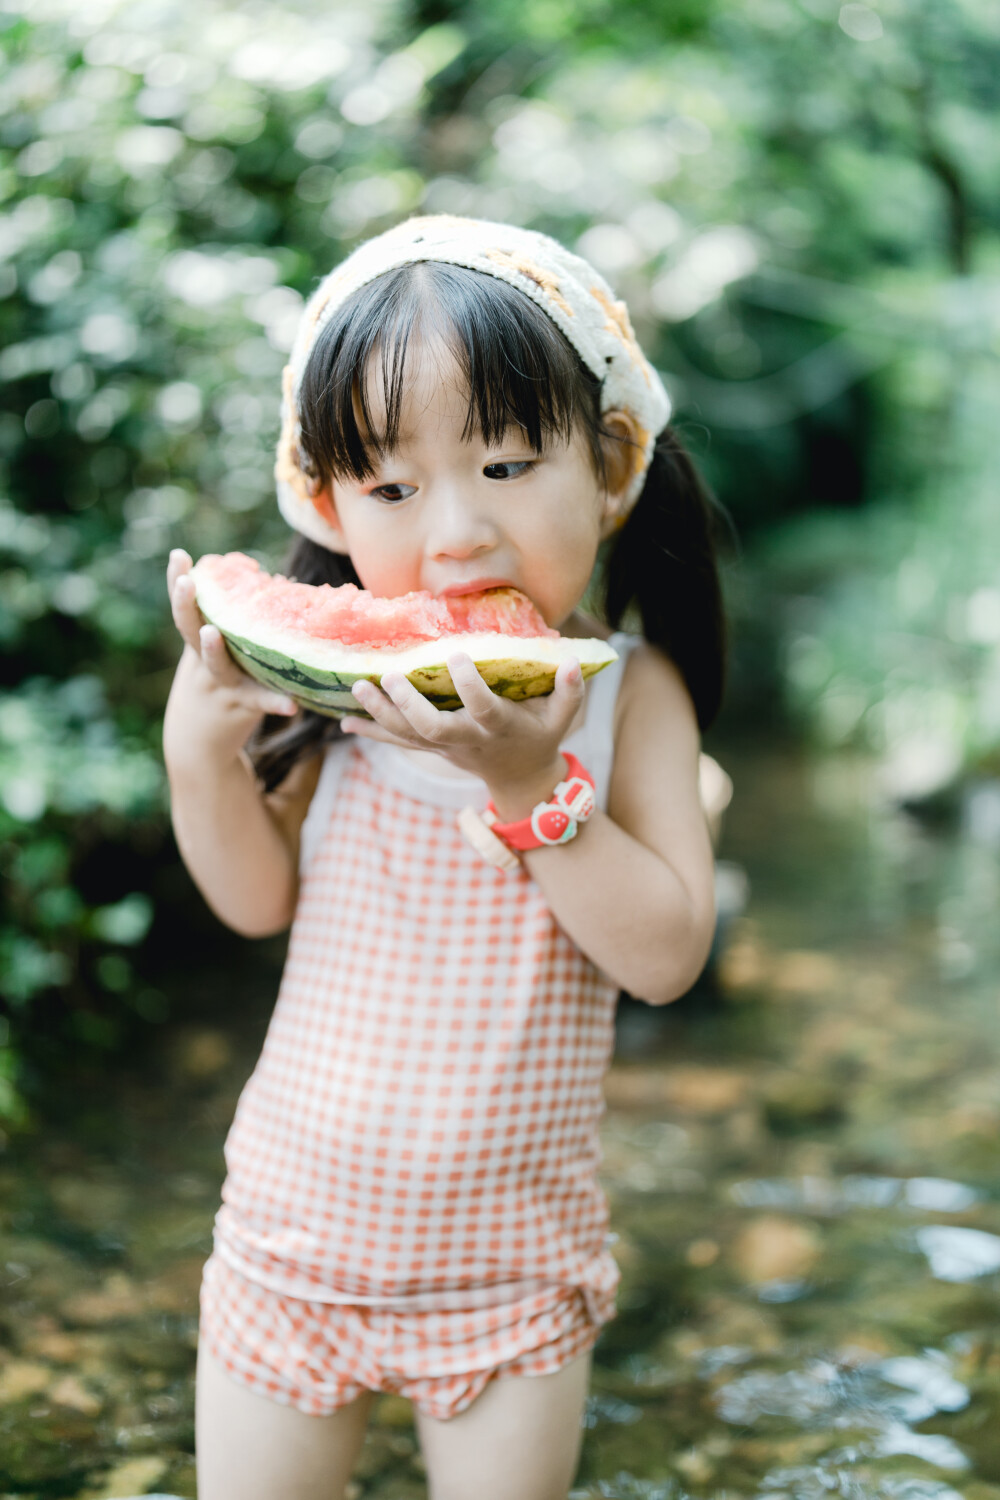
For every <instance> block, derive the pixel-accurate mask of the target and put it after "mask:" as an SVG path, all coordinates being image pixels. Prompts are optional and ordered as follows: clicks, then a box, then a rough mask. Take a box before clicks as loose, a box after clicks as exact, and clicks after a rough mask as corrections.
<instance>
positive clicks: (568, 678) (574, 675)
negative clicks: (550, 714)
mask: <svg viewBox="0 0 1000 1500" xmlns="http://www.w3.org/2000/svg"><path fill="white" fill-rule="evenodd" d="M584 691H585V684H584V680H583V668H582V667H581V666H580V662H579V659H578V658H577V657H575V656H568V657H567V658H566V660H565V661H561V662H560V663H559V666H558V668H557V669H556V676H555V683H554V690H553V693H552V699H553V707H554V710H555V713H556V716H557V718H563V719H564V720H565V725H566V727H567V728H568V727H569V725H570V724H571V723H572V721H573V718H574V716H575V714H576V711H577V709H578V708H579V707H580V703H581V701H582V699H583V695H584Z"/></svg>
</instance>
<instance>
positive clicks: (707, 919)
mask: <svg viewBox="0 0 1000 1500" xmlns="http://www.w3.org/2000/svg"><path fill="white" fill-rule="evenodd" d="M698 760H699V739H698V727H697V724H696V721H695V715H694V708H693V706H692V703H691V699H690V697H689V695H688V692H687V689H686V688H685V686H684V683H683V680H682V678H681V675H680V673H679V672H678V670H677V668H676V667H675V666H674V665H673V664H672V663H671V662H670V661H668V660H667V658H666V657H665V656H664V655H663V654H662V653H661V652H659V651H657V650H655V649H654V648H653V647H651V646H646V645H643V646H637V647H636V649H635V650H634V651H633V652H632V654H631V656H630V658H629V661H628V663H627V665H626V669H625V673H624V677H623V680H622V686H621V691H620V693H619V697H618V704H617V708H616V714H615V755H614V766H613V770H612V775H611V787H610V793H609V798H608V812H607V813H603V812H602V811H601V810H600V809H598V810H597V811H596V812H595V813H594V814H593V816H592V817H591V818H590V820H589V821H588V822H587V823H586V824H585V825H584V826H583V827H582V828H581V830H580V832H579V834H578V835H577V837H576V838H575V839H572V840H571V841H570V843H568V844H561V845H557V846H555V847H553V848H551V849H533V850H529V851H527V852H526V853H525V854H523V855H522V856H521V857H522V859H523V860H524V862H525V865H526V868H527V869H528V871H529V873H530V875H531V878H532V879H533V880H534V881H535V882H536V884H537V885H539V886H540V887H541V889H542V890H543V892H544V893H545V897H546V899H547V901H548V903H549V905H550V907H551V908H552V912H553V914H554V915H555V917H556V919H557V920H558V922H559V924H560V926H561V927H562V928H563V929H564V930H565V931H566V932H567V933H568V935H569V936H570V937H571V938H572V939H573V941H574V942H575V943H576V945H577V946H578V947H579V948H580V949H582V951H583V952H584V953H586V954H587V956H588V958H590V959H591V960H592V961H593V962H594V963H595V964H597V966H598V967H599V968H600V969H603V971H604V972H605V973H606V974H607V975H608V977H609V978H611V979H613V980H615V981H616V982H617V983H618V984H619V985H620V986H621V988H622V989H624V990H627V991H628V993H629V994H630V995H632V996H634V997H635V998H636V999H639V1000H645V1001H647V1002H649V1004H651V1005H662V1004H666V1003H667V1002H668V1001H670V1000H676V999H677V998H678V997H679V996H681V995H683V994H684V993H685V992H686V991H687V990H688V989H690V987H691V985H692V984H693V983H694V981H695V980H696V979H697V977H698V975H699V974H700V973H701V970H702V968H703V967H704V965H705V961H706V959H707V957H708V951H709V948H710V947H711V943H712V934H713V931H714V927H715V893H714V883H715V882H714V862H713V857H712V847H711V841H710V838H709V831H708V826H707V823H706V821H705V814H704V811H703V808H702V805H701V800H700V797H699V792H698ZM560 764H562V763H561V762H560ZM552 774H553V773H552V772H551V771H550V772H549V773H547V774H546V775H544V776H542V777H541V778H540V781H539V784H538V785H537V786H530V787H529V786H527V785H526V786H524V787H517V786H493V787H491V792H492V795H493V800H494V803H495V805H496V808H497V812H498V813H499V815H500V818H501V820H502V821H508V820H510V821H513V820H514V819H515V818H522V817H524V816H526V814H527V813H528V812H530V810H531V808H532V806H534V803H535V802H538V801H541V800H543V799H547V798H548V797H550V796H551V795H552V787H553V785H554V782H553V781H552V780H551V776H552ZM560 774H565V766H564V765H563V766H562V771H561V773H560Z"/></svg>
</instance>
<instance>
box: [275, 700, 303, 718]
mask: <svg viewBox="0 0 1000 1500" xmlns="http://www.w3.org/2000/svg"><path fill="white" fill-rule="evenodd" d="M298 706H299V705H298V704H297V703H296V702H295V699H294V698H279V699H278V713H279V714H294V713H295V712H297V710H298Z"/></svg>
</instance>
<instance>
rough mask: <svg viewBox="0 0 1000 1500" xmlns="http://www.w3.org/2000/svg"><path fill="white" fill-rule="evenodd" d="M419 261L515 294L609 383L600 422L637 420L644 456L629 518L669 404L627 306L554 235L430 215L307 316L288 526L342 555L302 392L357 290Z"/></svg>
mask: <svg viewBox="0 0 1000 1500" xmlns="http://www.w3.org/2000/svg"><path fill="white" fill-rule="evenodd" d="M420 260H433V261H448V262H451V263H452V264H453V265H458V266H469V267H470V268H471V269H473V270H476V271H485V272H486V273H487V274H488V275H490V276H498V277H499V278H500V279H501V280H502V281H507V282H509V283H510V284H511V286H516V287H517V288H518V289H519V290H520V291H522V292H523V293H524V294H525V296H527V297H530V298H531V300H532V301H533V302H537V304H538V306H539V307H540V308H542V310H543V311H544V312H546V313H547V314H548V316H549V317H550V318H551V319H552V321H553V323H555V325H556V327H557V328H558V329H559V330H560V331H561V332H562V333H563V334H565V336H566V338H567V339H568V340H569V342H570V343H571V344H572V345H573V347H574V349H576V351H577V352H578V354H579V355H580V357H581V359H582V360H583V362H584V364H585V365H586V366H587V367H588V369H590V370H591V371H592V372H593V374H594V375H596V376H597V378H598V380H600V381H601V411H602V413H603V412H607V411H614V410H625V411H627V412H629V413H630V415H631V416H632V417H633V418H634V419H635V422H636V425H637V426H638V429H639V432H638V438H639V444H640V448H639V449H638V450H637V451H636V454H635V465H636V467H635V472H634V473H633V475H632V479H631V481H630V484H629V488H628V490H627V492H626V495H625V512H624V514H627V512H628V510H630V509H631V507H632V506H633V505H634V503H635V501H636V500H637V499H638V497H639V494H640V492H641V490H642V486H643V483H644V481H645V478H646V471H647V469H648V468H649V463H650V460H651V458H652V456H653V446H654V444H655V442H656V438H657V436H658V435H659V433H660V432H661V431H662V429H663V427H664V425H665V424H666V421H667V418H668V417H669V415H670V398H669V397H668V395H667V393H666V391H665V390H664V388H663V382H662V381H661V380H660V377H659V375H658V374H657V373H656V371H655V370H654V369H653V366H652V365H651V364H650V363H649V361H648V360H647V359H646V356H645V355H644V354H643V352H642V350H641V349H640V348H639V345H638V343H637V342H636V338H635V334H634V333H633V331H632V324H631V322H630V320H629V315H628V309H627V307H626V306H625V303H624V302H621V301H616V300H615V296H614V293H613V292H612V290H611V288H610V287H609V286H608V284H607V282H606V281H605V280H604V278H603V277H602V276H601V275H599V273H598V272H597V271H595V270H594V269H593V267H592V266H590V265H589V264H588V263H587V261H585V260H583V259H582V258H581V257H580V256H579V255H574V254H573V253H572V252H571V251H569V250H566V249H565V248H564V247H563V246H562V245H560V244H559V243H558V241H557V240H554V239H551V238H550V237H549V235H547V234H541V233H539V232H538V231H537V230H534V229H520V228H517V227H516V226H514V225H511V224H494V223H491V222H490V221H489V220H487V219H465V218H459V217H456V216H455V215H454V214H429V215H423V216H417V217H414V218H410V219H406V220H405V221H404V222H403V223H401V224H397V225H396V226H395V227H394V228H392V229H388V230H386V231H385V233H384V234H380V235H377V236H376V237H375V238H374V239H370V240H366V241H365V242H364V244H362V245H359V246H358V248H357V249H356V250H354V251H352V253H351V254H350V255H349V256H348V257H347V259H346V260H344V261H342V262H341V264H340V265H339V266H338V267H337V268H336V269H335V270H334V271H331V272H330V274H329V275H328V276H327V277H325V278H324V280H323V281H321V282H320V284H319V286H318V287H317V288H316V290H315V292H314V293H313V295H312V296H311V297H310V299H309V301H308V302H307V304H306V306H305V309H304V311H303V314H302V321H301V323H300V324H299V329H298V333H297V335H296V338H295V344H294V346H293V348H292V352H291V356H290V358H289V362H288V364H287V365H286V366H285V370H284V376H283V382H282V393H283V394H282V413H281V416H282V421H281V437H280V439H279V441H278V455H277V462H276V464H275V471H274V472H275V479H276V480H277V485H278V506H279V508H280V510H281V514H282V515H283V516H284V518H285V520H286V521H287V522H288V524H289V526H291V527H293V528H294V529H295V530H296V531H298V532H301V533H302V534H303V535H304V536H307V537H309V538H310V539H311V540H312V541H314V542H318V543H319V544H320V545H321V546H323V547H329V548H331V549H332V550H334V551H335V550H337V549H336V545H335V544H336V533H335V532H334V530H333V528H332V527H331V526H330V525H329V524H328V522H327V521H326V519H325V518H324V516H323V514H322V512H321V510H320V509H319V508H318V505H317V501H316V499H315V498H314V497H315V496H316V491H317V488H318V486H317V485H316V483H315V481H313V480H311V479H310V477H309V476H308V475H307V474H306V473H305V472H304V471H303V469H302V468H301V467H300V456H299V440H300V428H299V416H298V399H299V388H300V384H301V381H302V375H303V372H304V370H305V367H306V363H307V361H308V358H309V354H310V351H311V349H312V347H313V344H314V342H315V340H316V337H317V335H318V334H319V332H320V329H321V328H322V327H323V325H324V323H325V322H326V321H327V319H328V318H329V317H330V314H331V313H332V312H333V311H334V310H335V309H336V308H337V307H339V306H340V305H341V303H343V302H344V301H345V299H346V298H347V297H348V296H349V295H350V294H351V293H352V292H354V291H356V290H357V288H358V287H361V286H364V285H365V284H366V283H367V282H369V281H373V280H374V279H375V277H376V276H381V275H382V273H383V272H385V271H391V270H394V269H395V268H396V267H397V266H403V265H408V264H409V263H410V262H412V261H420ZM319 503H320V504H322V501H320V502H319ZM623 519H624V516H623Z"/></svg>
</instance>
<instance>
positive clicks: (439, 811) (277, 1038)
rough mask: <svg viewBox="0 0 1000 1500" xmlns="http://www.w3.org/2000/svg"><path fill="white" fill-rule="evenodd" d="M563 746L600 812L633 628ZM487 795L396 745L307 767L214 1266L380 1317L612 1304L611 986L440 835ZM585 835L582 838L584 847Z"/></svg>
mask: <svg viewBox="0 0 1000 1500" xmlns="http://www.w3.org/2000/svg"><path fill="white" fill-rule="evenodd" d="M611 640H612V644H613V645H614V647H615V649H616V650H617V651H618V653H619V660H618V661H617V662H614V663H612V665H611V666H609V667H606V668H605V669H604V671H603V672H600V673H599V674H598V675H597V676H596V677H595V678H593V680H592V681H591V682H590V684H589V685H588V690H587V701H586V719H585V723H584V724H583V725H582V726H581V727H580V728H579V729H577V730H576V731H574V733H573V734H572V735H570V736H569V737H568V738H567V739H566V741H565V748H566V749H568V750H571V751H572V752H573V753H574V754H575V755H577V756H578V757H579V759H580V760H581V761H582V763H583V764H584V765H585V766H586V767H587V768H588V770H590V771H591V773H592V774H593V775H594V778H595V784H596V792H597V800H598V805H599V806H601V807H602V808H604V809H605V810H606V808H607V797H608V784H609V780H610V774H611V761H612V749H613V746H612V724H613V716H614V708H615V702H616V699H617V696H618V689H619V685H620V682H621V677H622V672H623V669H624V666H625V662H626V660H627V657H628V654H629V651H630V650H631V649H632V648H633V647H634V646H635V645H636V644H637V643H638V640H639V638H638V637H636V636H629V635H625V634H624V633H621V632H619V633H618V634H616V635H614V636H612V638H611ZM487 797H488V791H487V788H486V785H485V783H484V782H483V781H481V780H480V779H479V778H478V777H463V778H461V780H459V779H457V778H454V777H443V776H441V775H436V774H433V773H431V772H429V771H427V770H426V769H425V768H424V766H422V765H418V764H417V763H416V762H414V761H411V760H409V759H407V758H406V756H405V754H404V753H403V752H401V751H400V750H399V749H398V748H397V747H395V746H391V745H386V744H384V743H382V742H379V741H375V740H354V739H351V738H350V737H347V738H345V739H344V740H342V741H338V742H336V743H335V744H334V745H332V746H331V747H330V748H329V749H328V751H327V753H326V756H325V760H324V765H323V769H322V772H321V775H320V779H319V783H318V785H317V788H316V792H315V794H314V796H313V801H312V804H311V805H310V808H309V812H308V814H307V817H306V820H305V823H304V825H303V829H302V849H301V858H300V863H301V883H300V890H299V900H298V905H297V908H296V913H295V920H294V923H293V925H292V931H291V936H290V940H289V948H288V957H287V960H286V964H285V970H284V973H283V976H282V981H281V987H280V991H279V995H278V1000H277V1004H276V1006H275V1010H274V1015H273V1017H272V1019H271V1024H270V1027H269V1029H268V1033H267V1038H266V1041H265V1043H264V1048H263V1051H262V1054H261V1057H260V1060H259V1062H258V1064H257V1067H256V1069H255V1070H254V1073H253V1076H252V1077H251V1078H250V1081H249V1082H248V1084H247V1086H246V1088H245V1089H244V1091H243V1094H242V1095H241V1097H240V1101H239V1105H238V1107H237V1111H236V1117H235V1120H234V1122H233V1126H232V1129H231V1131H230V1133H229V1138H228V1140H227V1142H226V1167H227V1177H226V1181H225V1185H224V1187H223V1192H222V1198H223V1202H222V1207H221V1209H220V1210H219V1214H218V1216H217V1219H216V1227H215V1245H216V1252H217V1253H218V1254H219V1255H220V1257H221V1258H222V1259H223V1260H225V1261H226V1262H227V1263H228V1264H230V1265H231V1266H233V1267H234V1268H235V1269H236V1270H238V1271H240V1272H242V1274H243V1275H245V1276H246V1277H248V1278H249V1279H250V1280H251V1281H255V1282H257V1283H258V1284H260V1285H262V1286H265V1287H269V1288H271V1289H272V1290H274V1291H277V1292H280V1293H282V1294H284V1295H285V1296H292V1297H298V1298H302V1299H306V1300H312V1301H319V1302H346V1303H353V1304H359V1305H366V1306H373V1307H378V1308H384V1309H391V1310H395V1311H406V1310H412V1311H434V1310H445V1309H451V1308H464V1307H482V1306H490V1305H492V1304H494V1303H500V1302H507V1301H513V1300H516V1299H518V1298H520V1297H522V1296H526V1295H530V1294H531V1293H534V1292H536V1291H540V1290H542V1289H543V1288H553V1287H565V1288H567V1289H569V1288H579V1289H580V1290H581V1291H582V1292H583V1293H584V1296H585V1297H586V1299H587V1303H588V1307H589V1309H590V1312H591V1315H592V1317H593V1318H594V1320H595V1322H604V1321H606V1320H607V1319H608V1318H609V1317H610V1316H612V1314H613V1310H614V1293H615V1289H616V1287H617V1283H618V1267H617V1265H616V1264H615V1261H614V1259H613V1257H612V1256H611V1254H610V1251H609V1249H608V1246H609V1244H610V1243H611V1239H612V1238H613V1237H612V1236H609V1235H608V1233H607V1229H608V1211H607V1203H606V1200H605V1197H604V1194H603V1191H602V1190H601V1188H600V1186H599V1184H598V1182H597V1176H596V1172H597V1166H598V1163H599V1161H600V1148H599V1142H598V1133H597V1132H598V1123H599V1120H600V1116H601V1113H602V1111H603V1108H604V1103H603V1098H602V1093H601V1081H602V1078H603V1075H604V1072H605V1070H606V1068H607V1065H608V1062H609V1060H610V1057H611V1052H612V1047H613V1040H614V1011H615V1003H616V1000H617V995H618V986H617V984H615V983H614V982H613V981H612V980H611V979H610V978H609V977H608V976H607V975H605V974H604V973H602V972H601V971H600V970H599V969H598V968H597V967H596V966H595V965H594V964H593V963H591V961H590V960H589V959H588V958H587V957H585V955H584V954H583V953H582V952H581V951H580V950H579V948H577V947H576V945H575V944H574V943H573V942H572V941H571V939H570V938H569V937H568V936H567V935H566V933H565V932H563V930H562V929H561V927H560V926H559V924H558V923H557V922H556V920H555V918H554V917H553V915H552V912H551V911H550V909H549V907H548V906H547V904H546V901H545V898H544V896H543V894H542V892H541V890H540V888H539V887H538V886H537V885H536V884H535V883H534V881H533V880H532V879H531V877H530V876H529V875H528V873H527V871H526V870H525V869H523V868H520V869H518V870H514V871H509V872H505V871H501V870H497V869H495V868H494V867H493V866H492V865H489V864H487V863H486V862H485V861H484V860H483V859H482V857H481V856H480V855H479V854H477V853H476V852H475V850H473V849H472V848H471V847H470V846H469V845H468V844H467V843H466V841H465V839H464V838H463V836H462V834H461V833H460V832H459V830H458V827H457V825H456V821H455V820H456V817H457V814H458V812H459V811H460V809H461V808H462V807H464V806H465V805H466V804H468V803H471V804H472V805H473V806H475V807H477V808H478V809H479V810H480V811H481V810H482V809H483V808H484V807H485V805H486V801H487ZM584 836H585V835H584Z"/></svg>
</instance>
